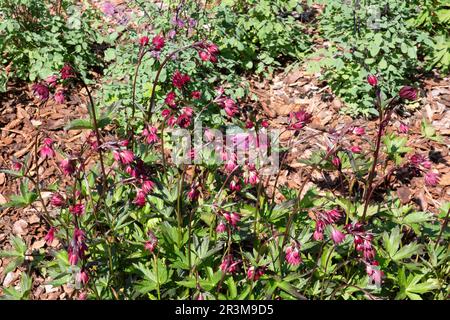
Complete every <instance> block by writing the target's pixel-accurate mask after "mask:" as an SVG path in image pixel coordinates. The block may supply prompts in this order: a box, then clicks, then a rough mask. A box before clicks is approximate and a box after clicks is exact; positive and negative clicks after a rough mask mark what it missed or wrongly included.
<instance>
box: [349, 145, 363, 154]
mask: <svg viewBox="0 0 450 320" xmlns="http://www.w3.org/2000/svg"><path fill="white" fill-rule="evenodd" d="M361 150H362V149H361V147H360V146H352V147H351V148H350V151H351V152H353V153H361Z"/></svg>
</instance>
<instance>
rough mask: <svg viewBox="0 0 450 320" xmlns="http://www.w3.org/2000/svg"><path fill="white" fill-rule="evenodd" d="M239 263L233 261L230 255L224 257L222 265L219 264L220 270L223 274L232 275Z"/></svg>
mask: <svg viewBox="0 0 450 320" xmlns="http://www.w3.org/2000/svg"><path fill="white" fill-rule="evenodd" d="M239 263H240V261H239V260H235V259H234V258H233V256H232V255H231V254H229V255H227V256H225V258H224V259H223V261H222V263H221V264H220V270H221V271H222V272H225V273H227V272H228V273H234V272H236V271H237V269H238V265H239Z"/></svg>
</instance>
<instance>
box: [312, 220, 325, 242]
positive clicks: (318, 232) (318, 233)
mask: <svg viewBox="0 0 450 320" xmlns="http://www.w3.org/2000/svg"><path fill="white" fill-rule="evenodd" d="M324 227H325V223H324V222H323V221H322V220H318V221H317V222H316V229H315V230H314V234H313V239H314V240H316V241H320V240H323V229H324Z"/></svg>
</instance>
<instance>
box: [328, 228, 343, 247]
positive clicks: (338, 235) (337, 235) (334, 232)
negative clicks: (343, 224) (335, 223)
mask: <svg viewBox="0 0 450 320" xmlns="http://www.w3.org/2000/svg"><path fill="white" fill-rule="evenodd" d="M331 239H333V242H334V243H335V244H339V243H341V242H342V241H344V239H345V234H343V233H342V232H341V231H340V230H339V229H337V228H334V227H332V228H331Z"/></svg>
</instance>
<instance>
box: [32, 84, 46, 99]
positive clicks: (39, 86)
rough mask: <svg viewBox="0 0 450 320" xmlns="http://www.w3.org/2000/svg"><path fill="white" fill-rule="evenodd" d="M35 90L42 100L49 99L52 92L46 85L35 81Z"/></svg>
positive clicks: (33, 87) (33, 88) (35, 93)
mask: <svg viewBox="0 0 450 320" xmlns="http://www.w3.org/2000/svg"><path fill="white" fill-rule="evenodd" d="M31 89H32V90H33V94H34V95H35V96H36V97H38V98H39V99H41V100H47V99H48V96H49V94H50V91H49V90H48V87H47V86H46V85H43V84H41V83H35V84H33V86H32V87H31Z"/></svg>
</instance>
